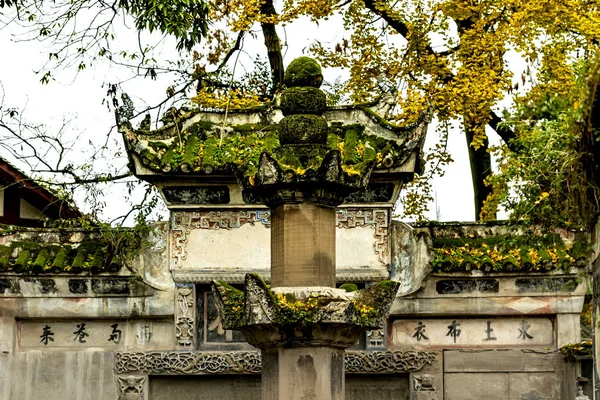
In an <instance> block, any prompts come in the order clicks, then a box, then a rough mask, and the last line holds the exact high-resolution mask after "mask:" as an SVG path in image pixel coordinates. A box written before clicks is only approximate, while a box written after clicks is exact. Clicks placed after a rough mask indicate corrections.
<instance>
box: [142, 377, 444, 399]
mask: <svg viewBox="0 0 600 400" xmlns="http://www.w3.org/2000/svg"><path fill="white" fill-rule="evenodd" d="M374 392H376V393H377V399H378V400H408V399H409V388H408V374H397V375H383V376H368V377H362V376H346V400H372V399H373V393H374ZM190 393H194V396H195V397H194V399H195V400H214V399H227V400H260V378H258V377H253V376H240V375H238V376H235V375H234V376H231V375H230V376H222V377H215V376H210V377H202V376H195V377H175V376H152V377H151V378H150V390H149V396H150V397H149V399H150V400H163V399H166V398H187V397H189V395H190ZM418 399H421V398H420V397H418ZM423 399H425V398H423ZM427 399H428V400H430V399H429V398H427ZM436 399H437V398H436Z"/></svg>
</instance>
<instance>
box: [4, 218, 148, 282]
mask: <svg viewBox="0 0 600 400" xmlns="http://www.w3.org/2000/svg"><path fill="white" fill-rule="evenodd" d="M142 236H143V233H142V232H141V230H139V229H132V228H131V229H130V228H110V227H107V228H103V229H100V228H87V229H86V228H20V227H11V226H4V225H0V273H19V274H25V275H36V274H50V273H69V274H79V273H87V274H98V273H117V272H118V271H119V270H121V268H122V266H123V265H125V262H126V259H127V258H128V257H129V255H130V254H131V252H132V251H136V249H138V248H139V246H140V245H141V241H142Z"/></svg>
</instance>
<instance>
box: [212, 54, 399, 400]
mask: <svg viewBox="0 0 600 400" xmlns="http://www.w3.org/2000/svg"><path fill="white" fill-rule="evenodd" d="M322 81H323V76H322V74H321V67H320V66H319V65H318V64H317V63H316V62H315V61H314V60H312V59H309V58H307V57H301V58H299V59H296V60H294V61H293V62H292V63H291V64H290V66H289V67H288V69H287V70H286V73H285V84H286V86H287V89H286V91H285V92H284V93H282V96H281V110H282V113H283V115H284V118H283V119H282V120H281V121H280V122H279V124H278V127H277V131H278V133H279V142H280V147H279V148H278V149H276V150H273V152H272V154H269V153H268V152H263V153H262V154H261V156H260V160H259V163H258V166H257V172H256V175H254V176H253V177H252V179H249V178H248V179H246V178H244V179H243V180H242V185H244V182H246V184H245V187H246V188H247V190H249V191H251V192H252V193H254V194H256V195H257V196H258V197H259V198H260V199H261V200H262V201H263V202H264V203H265V204H266V205H267V206H269V207H270V208H271V209H272V210H273V211H272V214H271V287H269V286H268V285H266V284H265V282H264V281H263V280H262V279H261V278H260V277H259V276H256V275H252V274H248V275H247V276H246V283H245V291H244V292H243V293H242V292H240V291H238V290H236V289H235V288H233V287H231V286H229V285H227V284H226V283H224V282H213V291H214V292H215V294H216V296H215V298H216V300H217V302H218V303H219V309H220V310H221V312H222V314H223V326H224V327H225V328H226V329H238V330H240V331H241V332H243V333H244V335H245V336H246V339H247V340H248V343H250V344H251V345H253V346H256V347H258V348H260V349H261V351H262V360H263V371H262V378H261V386H262V400H343V399H344V349H345V348H348V347H350V346H352V345H353V344H354V343H356V341H357V340H358V338H359V336H360V334H361V333H362V332H364V331H365V330H367V329H381V328H384V326H385V324H386V320H387V317H388V315H389V311H390V307H391V304H392V302H393V300H394V298H395V295H396V292H397V290H398V284H397V283H394V282H390V281H387V282H380V283H379V284H378V285H374V286H373V287H369V288H366V289H363V290H361V291H356V292H352V293H347V292H346V291H345V290H342V289H335V228H336V220H335V217H336V215H335V208H336V206H338V205H340V204H341V203H343V201H344V199H345V197H346V195H348V194H349V193H351V192H353V191H356V190H359V189H361V188H366V186H367V184H368V180H369V176H370V174H371V171H372V170H373V168H374V166H375V162H374V161H372V162H366V163H364V164H363V165H362V166H361V167H360V168H361V169H355V170H352V173H350V172H347V171H346V170H345V169H344V167H345V166H346V164H342V158H341V157H342V156H341V155H342V150H341V149H343V148H344V145H343V144H342V145H340V146H336V147H335V148H331V146H330V145H328V143H327V142H328V135H329V133H330V129H329V127H328V125H327V121H326V120H325V118H324V117H323V116H322V114H323V113H324V111H325V110H326V108H327V102H326V96H325V94H324V93H323V92H322V91H321V90H320V89H319V86H320V85H321V82H322ZM371 150H372V149H371ZM348 151H351V150H350V149H348ZM363 151H364V152H366V150H364V149H363ZM274 157H275V158H274ZM277 159H279V160H280V161H277Z"/></svg>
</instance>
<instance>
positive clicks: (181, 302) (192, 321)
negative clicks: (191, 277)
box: [175, 284, 196, 349]
mask: <svg viewBox="0 0 600 400" xmlns="http://www.w3.org/2000/svg"><path fill="white" fill-rule="evenodd" d="M195 297H196V296H195V293H194V286H193V285H192V284H178V285H177V288H176V290H175V330H176V332H175V337H176V339H177V347H178V348H183V349H193V347H194V341H195V340H194V335H195V332H196V329H195V325H196V318H195V315H196V313H195V312H194V310H195V304H196V301H195Z"/></svg>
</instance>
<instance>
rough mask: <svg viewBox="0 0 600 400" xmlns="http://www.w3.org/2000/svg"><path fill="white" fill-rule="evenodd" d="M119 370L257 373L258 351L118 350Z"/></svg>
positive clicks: (117, 361)
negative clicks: (145, 351) (123, 351)
mask: <svg viewBox="0 0 600 400" xmlns="http://www.w3.org/2000/svg"><path fill="white" fill-rule="evenodd" d="M115 370H116V372H117V373H142V374H151V375H155V374H191V375H194V374H231V373H237V374H258V373H260V371H261V359H260V353H259V352H257V351H232V352H175V351H174V352H151V353H115Z"/></svg>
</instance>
